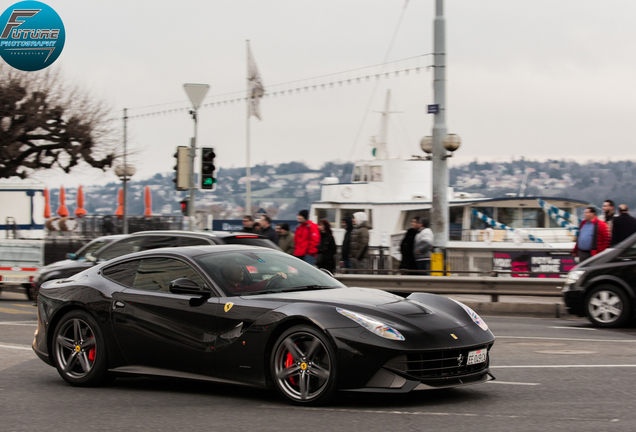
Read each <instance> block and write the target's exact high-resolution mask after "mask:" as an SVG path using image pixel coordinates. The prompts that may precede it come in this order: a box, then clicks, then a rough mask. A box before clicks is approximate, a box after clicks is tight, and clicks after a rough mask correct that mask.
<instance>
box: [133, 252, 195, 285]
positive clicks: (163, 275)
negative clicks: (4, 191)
mask: <svg viewBox="0 0 636 432" xmlns="http://www.w3.org/2000/svg"><path fill="white" fill-rule="evenodd" d="M179 278H188V279H191V280H193V281H194V282H196V283H197V285H199V286H203V285H205V283H204V282H203V279H201V277H200V276H199V275H198V273H197V272H196V271H195V270H194V269H193V268H192V267H190V266H189V265H187V264H186V263H184V262H183V261H179V260H177V259H174V258H147V259H144V260H142V261H141V265H140V266H139V268H138V269H137V276H136V277H135V282H134V283H133V288H135V289H140V290H145V291H155V292H169V291H170V290H169V288H170V282H172V281H173V280H175V279H179Z"/></svg>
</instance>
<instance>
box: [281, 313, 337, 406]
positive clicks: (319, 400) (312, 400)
mask: <svg viewBox="0 0 636 432" xmlns="http://www.w3.org/2000/svg"><path fill="white" fill-rule="evenodd" d="M269 370H270V375H271V379H272V382H273V384H274V387H276V390H277V391H278V393H280V394H281V396H283V397H284V398H285V399H286V400H287V401H289V402H291V403H293V404H296V405H304V406H318V405H324V404H325V403H327V402H329V401H330V400H331V399H332V398H333V396H334V394H335V392H336V390H337V370H336V351H335V349H334V347H333V346H332V344H331V342H330V341H329V339H328V338H327V337H326V336H325V334H324V333H323V332H321V331H320V330H318V329H317V328H315V327H312V326H309V325H298V326H294V327H291V328H289V329H288V330H286V331H285V332H283V334H281V335H280V337H279V338H278V339H277V340H276V343H275V344H274V347H273V349H272V355H271V358H270V368H269Z"/></svg>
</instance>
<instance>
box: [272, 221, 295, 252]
mask: <svg viewBox="0 0 636 432" xmlns="http://www.w3.org/2000/svg"><path fill="white" fill-rule="evenodd" d="M276 234H278V247H279V248H280V249H281V250H282V251H283V252H285V253H287V254H290V255H293V254H294V233H293V232H289V224H288V223H285V222H283V223H279V224H278V225H276Z"/></svg>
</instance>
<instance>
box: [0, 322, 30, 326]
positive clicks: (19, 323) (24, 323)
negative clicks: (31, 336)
mask: <svg viewBox="0 0 636 432" xmlns="http://www.w3.org/2000/svg"><path fill="white" fill-rule="evenodd" d="M0 325H14V326H34V327H37V326H38V323H37V322H36V321H0Z"/></svg>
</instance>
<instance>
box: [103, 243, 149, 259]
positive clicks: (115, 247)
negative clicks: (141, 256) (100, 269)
mask: <svg viewBox="0 0 636 432" xmlns="http://www.w3.org/2000/svg"><path fill="white" fill-rule="evenodd" d="M143 240H144V238H143V237H132V238H127V239H123V240H120V241H118V242H115V243H113V244H111V245H110V246H107V247H106V248H105V249H103V250H102V251H101V252H100V253H99V256H97V258H99V259H100V260H109V259H113V258H116V257H118V256H122V255H126V254H129V253H133V252H139V251H140V250H141V245H142V242H143Z"/></svg>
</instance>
